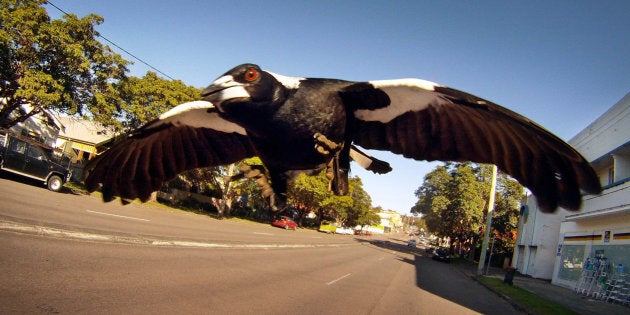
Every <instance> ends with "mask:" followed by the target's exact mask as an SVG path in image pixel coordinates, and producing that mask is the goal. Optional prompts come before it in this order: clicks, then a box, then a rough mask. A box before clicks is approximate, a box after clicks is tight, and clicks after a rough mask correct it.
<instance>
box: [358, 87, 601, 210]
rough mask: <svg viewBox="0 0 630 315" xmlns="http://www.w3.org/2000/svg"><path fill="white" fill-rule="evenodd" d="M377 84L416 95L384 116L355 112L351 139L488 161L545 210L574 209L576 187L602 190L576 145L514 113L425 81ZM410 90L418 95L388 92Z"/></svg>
mask: <svg viewBox="0 0 630 315" xmlns="http://www.w3.org/2000/svg"><path fill="white" fill-rule="evenodd" d="M380 85H381V86H379V89H382V90H383V91H384V92H385V93H389V96H390V98H391V99H392V100H396V99H404V100H407V99H411V100H420V101H422V102H419V103H418V104H405V105H404V106H400V104H390V105H389V106H390V107H391V110H394V111H397V115H396V116H395V117H394V118H393V119H391V120H388V119H385V118H384V119H382V120H379V119H378V118H379V115H383V116H386V115H391V113H385V112H383V113H379V114H375V115H371V116H369V117H368V118H365V117H366V116H365V115H363V116H362V115H357V114H356V112H355V116H357V118H358V122H357V127H356V130H357V134H356V137H355V143H356V144H357V145H360V146H362V147H364V148H367V149H378V150H390V151H392V152H394V153H397V154H402V155H403V156H405V157H408V158H413V159H416V160H428V161H434V160H443V161H460V162H462V161H473V162H478V163H491V164H495V165H497V166H498V167H499V168H500V169H501V170H502V171H504V172H505V173H507V174H509V175H511V176H512V177H514V178H516V179H517V180H518V181H519V182H521V184H523V185H524V186H526V187H528V188H529V189H530V190H531V191H532V193H533V194H534V195H536V197H537V199H538V202H539V205H540V206H541V209H542V210H543V211H545V212H553V211H554V210H555V209H556V208H557V207H558V206H561V207H563V208H566V209H571V210H577V209H579V207H580V205H581V199H582V197H581V192H580V189H582V190H584V191H586V192H589V193H599V192H600V191H601V186H600V183H599V179H598V177H597V175H596V174H595V172H594V171H593V169H592V167H591V166H590V164H589V163H588V162H587V161H586V160H585V159H584V158H583V157H582V156H581V155H580V154H579V153H578V152H577V151H575V149H573V148H572V147H571V146H570V145H568V144H566V143H565V142H564V141H563V140H561V139H559V138H558V137H556V136H555V135H553V134H552V133H550V132H549V131H547V130H545V129H544V128H542V127H540V126H539V125H537V124H536V123H534V122H532V121H530V120H529V119H527V118H525V117H523V116H521V115H518V114H516V113H514V112H512V111H510V110H508V109H506V108H503V107H501V106H499V105H496V104H493V103H491V102H488V101H485V100H483V99H480V98H478V97H476V96H473V95H470V94H467V93H465V92H461V91H457V90H454V89H450V88H445V87H440V86H437V85H436V86H435V87H434V90H429V89H427V87H426V86H422V87H420V86H417V87H415V88H410V89H408V90H402V89H399V88H397V89H388V87H387V84H383V83H380ZM412 90H413V93H418V94H421V95H422V96H421V97H416V98H414V97H403V98H401V97H400V95H392V94H393V93H401V92H400V91H404V92H402V93H410V92H409V91H412ZM368 94H369V95H373V94H374V93H373V92H369V93H368ZM428 94H432V96H431V97H428V96H427V95H428ZM354 108H357V107H354ZM364 108H365V107H364ZM401 108H402V109H401ZM359 109H363V108H359Z"/></svg>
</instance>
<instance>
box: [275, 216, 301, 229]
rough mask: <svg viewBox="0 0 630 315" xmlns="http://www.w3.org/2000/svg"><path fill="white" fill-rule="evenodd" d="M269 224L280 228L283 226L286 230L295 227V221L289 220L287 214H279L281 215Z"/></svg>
mask: <svg viewBox="0 0 630 315" xmlns="http://www.w3.org/2000/svg"><path fill="white" fill-rule="evenodd" d="M271 225H273V226H277V227H281V228H284V229H286V230H288V229H292V230H295V229H297V223H295V221H293V220H291V218H289V217H287V216H281V217H279V218H277V219H275V220H274V221H273V223H271Z"/></svg>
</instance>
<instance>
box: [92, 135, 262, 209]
mask: <svg viewBox="0 0 630 315" xmlns="http://www.w3.org/2000/svg"><path fill="white" fill-rule="evenodd" d="M154 131H157V132H154ZM253 155H255V154H254V150H253V148H252V146H251V144H250V142H249V139H248V138H247V136H246V135H241V134H237V133H226V132H221V131H217V130H214V129H210V128H195V127H190V126H186V125H180V126H176V125H173V124H168V125H167V126H166V127H161V128H159V129H155V130H153V129H151V128H146V129H142V128H141V129H140V130H139V131H137V132H135V133H134V134H133V135H132V136H130V137H128V138H126V139H124V140H122V141H121V142H119V143H117V144H115V145H114V146H113V147H112V148H111V149H109V150H108V151H106V152H105V153H103V154H102V155H100V156H98V157H97V158H96V159H94V160H92V161H91V162H90V163H89V164H88V166H87V167H86V170H87V172H88V176H87V178H86V180H85V184H86V187H87V189H88V190H89V191H94V190H96V189H98V188H99V186H100V184H102V192H103V199H104V200H105V201H111V200H113V199H114V198H115V197H116V196H120V197H121V198H122V199H123V201H124V200H133V199H136V198H139V199H140V200H142V201H146V200H148V199H149V198H150V196H151V193H152V192H153V191H156V190H158V189H160V187H161V185H162V183H163V182H165V181H168V180H170V179H172V178H173V177H175V175H177V174H179V173H181V172H183V171H186V170H190V169H194V168H199V167H210V166H217V165H225V164H230V163H234V162H237V161H240V160H242V159H244V158H247V157H251V156H253Z"/></svg>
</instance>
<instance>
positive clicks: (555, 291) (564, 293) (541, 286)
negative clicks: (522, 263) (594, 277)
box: [462, 264, 630, 315]
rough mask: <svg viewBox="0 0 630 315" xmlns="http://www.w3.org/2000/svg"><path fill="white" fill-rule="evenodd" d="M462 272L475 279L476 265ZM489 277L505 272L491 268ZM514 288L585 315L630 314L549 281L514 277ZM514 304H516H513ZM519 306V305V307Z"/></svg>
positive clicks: (629, 311) (500, 275)
mask: <svg viewBox="0 0 630 315" xmlns="http://www.w3.org/2000/svg"><path fill="white" fill-rule="evenodd" d="M462 269H463V270H462V272H464V273H466V274H467V275H470V276H471V277H474V276H476V275H477V266H476V265H465V264H463V265H462ZM487 276H489V277H496V278H499V279H501V280H503V278H504V277H505V270H503V269H500V268H490V270H489V274H488V275H487ZM513 283H514V286H517V287H519V288H521V289H525V290H527V291H529V292H531V293H534V294H536V295H538V296H540V297H543V298H545V299H547V300H550V301H553V302H556V303H558V304H560V305H563V306H564V307H566V308H568V309H570V310H572V311H574V312H576V313H578V314H584V315H593V314H607V315H616V314H620V315H621V314H626V315H627V314H630V307H628V306H623V305H619V304H613V303H608V302H605V301H602V300H596V299H593V298H592V297H587V296H583V295H580V294H577V293H576V292H575V291H574V290H570V289H567V288H565V287H561V286H557V285H553V284H551V282H550V281H549V280H541V279H535V278H530V277H525V276H522V275H519V274H518V273H517V275H515V276H514V280H513ZM513 303H514V302H513ZM517 306H518V305H517Z"/></svg>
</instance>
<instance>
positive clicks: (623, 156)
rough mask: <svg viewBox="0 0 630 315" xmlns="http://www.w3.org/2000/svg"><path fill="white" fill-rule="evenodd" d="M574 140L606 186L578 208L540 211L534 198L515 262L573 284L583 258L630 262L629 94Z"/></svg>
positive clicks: (524, 220)
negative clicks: (599, 257) (551, 211)
mask: <svg viewBox="0 0 630 315" xmlns="http://www.w3.org/2000/svg"><path fill="white" fill-rule="evenodd" d="M569 143H570V144H571V145H573V146H574V147H575V148H576V149H577V150H578V151H579V152H581V153H582V154H583V155H584V157H585V158H586V159H587V160H589V161H591V163H592V165H593V167H594V168H595V170H596V172H597V174H598V175H599V177H600V180H601V183H602V185H603V186H604V191H603V192H602V194H601V195H597V196H593V195H586V196H584V203H583V206H582V209H581V210H580V211H578V212H569V211H566V210H564V209H558V211H556V213H554V214H543V213H541V212H539V210H538V208H537V206H535V198H534V197H529V198H528V201H527V204H528V205H529V207H530V209H529V215H528V216H525V215H522V216H521V219H520V222H519V232H518V234H519V235H518V239H517V243H516V248H515V250H514V257H513V260H512V261H513V262H512V266H514V267H516V268H518V270H519V271H520V272H521V273H523V274H527V275H530V276H532V277H536V278H543V279H551V280H552V283H554V284H557V285H561V286H565V287H568V288H574V287H575V285H576V283H577V280H578V278H579V276H580V275H581V268H582V267H583V263H584V261H585V260H586V258H589V257H591V258H592V257H594V255H596V254H597V253H603V255H605V256H607V258H608V257H610V261H611V262H612V260H614V262H615V263H616V264H619V263H621V264H623V265H624V266H629V267H630V94H628V95H626V96H625V97H623V98H622V99H621V100H620V101H619V102H618V103H617V104H615V105H614V106H613V107H611V108H610V109H609V110H608V111H607V112H606V113H604V114H603V115H602V116H601V117H599V118H598V119H597V120H595V121H594V122H593V123H591V124H590V125H589V126H587V127H586V128H585V129H584V130H582V131H581V132H580V133H578V134H577V135H576V136H575V137H574V138H573V139H571V140H570V141H569ZM606 235H609V237H608V238H607V237H606ZM615 236H616V237H615ZM625 271H626V272H628V271H630V268H626V269H625Z"/></svg>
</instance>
